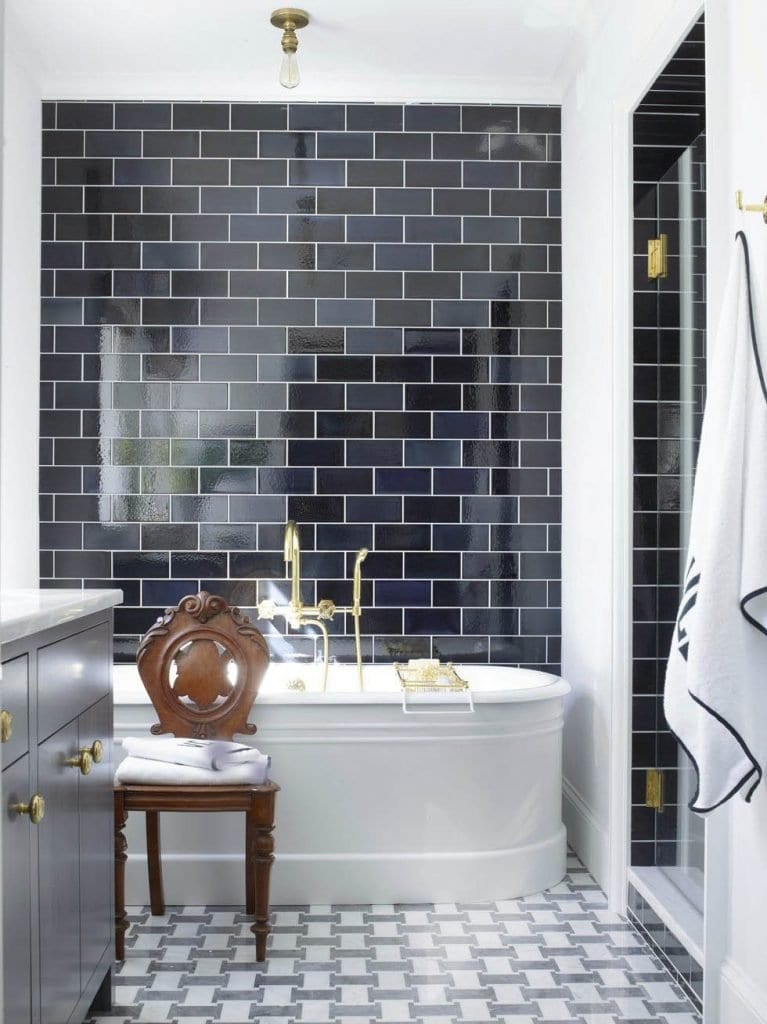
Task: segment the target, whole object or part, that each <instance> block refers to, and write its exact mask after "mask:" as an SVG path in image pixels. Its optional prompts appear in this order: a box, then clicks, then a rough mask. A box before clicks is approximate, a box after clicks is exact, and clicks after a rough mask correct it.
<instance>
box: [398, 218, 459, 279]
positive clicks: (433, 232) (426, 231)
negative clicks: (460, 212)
mask: <svg viewBox="0 0 767 1024" xmlns="http://www.w3.org/2000/svg"><path fill="white" fill-rule="evenodd" d="M405 241H406V242H437V243H443V242H456V243H458V242H460V241H461V219H460V217H436V216H432V217H417V216H414V217H406V218H405ZM435 269H442V268H440V267H438V266H437V264H436V261H435Z"/></svg>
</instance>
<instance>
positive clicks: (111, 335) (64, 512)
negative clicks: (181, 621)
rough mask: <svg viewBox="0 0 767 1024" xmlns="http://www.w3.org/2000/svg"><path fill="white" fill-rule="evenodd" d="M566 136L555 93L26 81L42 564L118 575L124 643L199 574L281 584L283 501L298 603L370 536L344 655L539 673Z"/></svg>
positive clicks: (549, 600)
mask: <svg viewBox="0 0 767 1024" xmlns="http://www.w3.org/2000/svg"><path fill="white" fill-rule="evenodd" d="M559 130H560V120H559V109H558V108H554V107H526V106H522V107H517V106H437V105H413V106H410V105H407V106H402V105H362V104H355V105H343V104H340V105H336V104H290V105H283V104H257V103H254V104H241V103H234V104H227V103H173V104H171V103H102V102H90V103H70V102H59V103H46V104H45V105H44V133H43V154H44V159H43V181H44V186H43V218H42V220H43V251H42V266H43V270H42V296H43V299H42V324H43V326H42V403H41V404H42V414H41V435H42V437H41V498H40V502H41V519H42V526H41V548H42V551H41V575H42V584H43V586H57V587H58V586H78V587H79V586H81V585H82V586H96V587H100V586H112V585H116V586H119V587H121V588H122V589H123V590H124V592H125V604H124V606H123V607H122V608H119V609H117V615H116V631H117V637H116V651H117V656H118V657H119V658H121V659H129V658H131V657H132V656H133V654H134V651H135V646H136V641H137V638H138V636H139V634H140V633H141V632H142V631H143V630H145V629H146V628H147V627H148V626H149V625H150V624H151V622H152V621H153V620H154V618H155V617H156V616H157V615H158V614H160V613H161V611H162V609H163V607H164V606H166V605H169V604H174V603H176V602H177V601H178V600H179V599H180V598H181V597H182V596H183V595H184V594H186V593H189V592H193V591H196V590H197V589H198V588H200V587H202V588H205V589H208V590H210V591H214V592H218V593H222V594H224V595H225V596H226V597H227V598H228V599H230V600H231V601H232V602H235V603H237V604H239V605H241V606H243V607H244V608H246V609H253V608H254V607H255V606H256V604H257V602H258V601H259V600H260V599H262V598H264V597H271V598H274V599H275V600H277V602H278V603H282V602H284V601H285V600H286V598H287V596H288V586H287V585H286V581H285V567H284V563H283V558H282V529H283V525H284V523H285V521H286V520H287V519H295V520H297V521H298V522H299V524H300V528H301V541H302V546H303V549H304V552H305V554H304V558H303V575H304V579H305V583H304V592H303V597H304V600H305V601H307V602H314V601H315V599H319V598H324V597H330V598H333V599H334V600H336V602H338V603H339V604H343V605H348V604H349V603H350V600H351V587H350V584H349V582H348V580H349V577H350V575H351V566H352V562H353V558H354V552H355V550H356V549H357V548H359V547H361V546H363V545H364V546H366V547H368V548H370V552H371V553H370V555H369V557H368V559H367V561H366V562H365V563H364V565H363V571H364V586H363V595H362V596H363V604H364V606H365V610H364V613H363V619H362V629H363V634H364V643H363V648H364V653H365V656H366V658H375V659H380V660H388V659H391V658H392V657H405V656H428V655H431V656H441V657H443V658H455V659H456V660H477V661H488V660H489V661H493V662H500V663H511V664H526V665H535V666H541V667H546V668H549V669H552V670H556V668H557V667H558V662H559V646H560V641H559V634H560V616H559V606H560V583H559V580H560V556H559V551H560V415H559V411H560V357H561V332H560V324H561V318H560V295H561V288H560V269H561V267H560V244H559V243H560V191H559V189H560V175H559V157H560V145H559V142H560V139H559ZM264 628H265V630H268V631H269V636H270V641H271V646H272V651H273V655H274V656H275V657H278V658H306V659H311V658H312V657H313V656H314V654H315V650H314V645H315V639H314V637H313V636H312V635H310V631H309V632H307V634H306V635H301V634H294V633H292V632H291V633H290V635H289V636H285V635H284V626H283V623H282V620H277V622H276V623H275V625H274V626H266V625H265V626H264ZM331 628H332V631H333V632H334V633H335V634H336V636H335V637H334V640H333V654H334V655H335V656H336V657H338V658H340V659H348V658H350V657H351V656H352V651H353V645H352V643H351V638H350V633H351V631H352V630H351V620H350V619H349V620H346V619H345V617H344V615H343V614H339V615H337V616H336V619H335V620H334V622H333V624H332V627H331ZM278 630H279V632H278Z"/></svg>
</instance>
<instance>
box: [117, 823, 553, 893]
mask: <svg viewBox="0 0 767 1024" xmlns="http://www.w3.org/2000/svg"><path fill="white" fill-rule="evenodd" d="M164 859H165V861H166V862H167V864H168V872H167V883H166V888H167V901H168V903H169V904H172V905H176V904H185V903H189V902H190V894H191V893H204V896H205V900H204V902H206V903H213V904H219V905H222V906H228V905H232V906H236V905H237V904H238V903H239V902H240V901H241V899H242V895H241V894H242V885H243V880H242V858H237V857H236V856H235V855H234V854H232V855H225V854H224V855H208V856H200V855H197V854H190V855H185V854H178V853H176V854H166V855H165V856H164ZM565 860H566V838H565V830H564V826H563V827H562V828H561V830H560V831H559V833H558V834H557V835H555V836H553V837H552V838H551V839H547V840H546V841H544V842H542V843H536V844H534V845H530V846H519V847H515V848H514V849H511V850H494V851H492V852H490V853H484V852H483V853H433V854H430V853H417V854H406V853H403V854H388V855H376V854H364V855H359V854H357V855H355V854H347V855H340V854H337V855H334V854H320V855H316V854H315V855H312V856H306V855H305V854H279V853H278V854H277V855H276V856H275V859H274V867H273V869H272V887H271V903H272V906H280V905H281V904H282V905H284V904H293V905H296V904H301V905H303V904H317V903H323V904H324V903H335V904H343V903H481V902H484V901H486V900H501V899H516V898H518V897H520V896H529V895H531V894H532V893H536V892H541V891H542V890H544V889H548V888H550V887H551V886H553V885H556V884H557V883H558V882H560V881H561V880H562V878H563V877H564V874H565ZM127 893H128V900H127V902H128V903H129V904H137V903H138V904H141V903H144V902H146V860H145V858H144V857H143V856H141V855H136V856H135V857H134V856H130V857H129V860H128V870H127ZM197 899H198V900H200V901H201V897H199V896H198V897H197Z"/></svg>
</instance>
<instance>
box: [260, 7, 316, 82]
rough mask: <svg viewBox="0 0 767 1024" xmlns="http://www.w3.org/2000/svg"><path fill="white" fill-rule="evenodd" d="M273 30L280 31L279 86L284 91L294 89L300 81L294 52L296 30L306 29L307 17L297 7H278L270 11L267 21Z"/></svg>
mask: <svg viewBox="0 0 767 1024" xmlns="http://www.w3.org/2000/svg"><path fill="white" fill-rule="evenodd" d="M269 20H270V21H271V23H272V25H274V27H275V28H279V29H281V30H282V53H283V57H282V65H281V66H280V85H282V86H284V87H285V88H286V89H295V87H296V86H297V85H298V83H299V82H300V81H301V76H300V75H299V73H298V61H297V59H296V50H297V49H298V36H297V35H296V30H297V29H302V28H306V26H307V25H308V24H309V15H308V14H307V13H306V11H302V10H301V9H300V8H298V7H278V8H277V10H276V11H272V16H271V18H270V19H269Z"/></svg>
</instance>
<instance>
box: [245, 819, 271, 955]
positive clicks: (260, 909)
mask: <svg viewBox="0 0 767 1024" xmlns="http://www.w3.org/2000/svg"><path fill="white" fill-rule="evenodd" d="M252 831H253V836H254V840H255V842H254V848H255V849H254V857H253V866H254V868H255V875H256V884H255V902H256V905H255V914H254V916H255V918H256V919H255V921H254V922H253V924H252V925H251V926H250V930H251V931H252V932H253V933H254V934H255V936H256V960H257V961H259V962H261V961H263V960H266V940H267V938H268V936H269V931H270V927H269V878H270V875H271V871H272V861H273V860H274V854H273V850H274V839H273V838H272V832H273V831H274V825H273V824H272V823H271V822H270V823H268V824H255V825H254V827H253V830H252Z"/></svg>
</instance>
